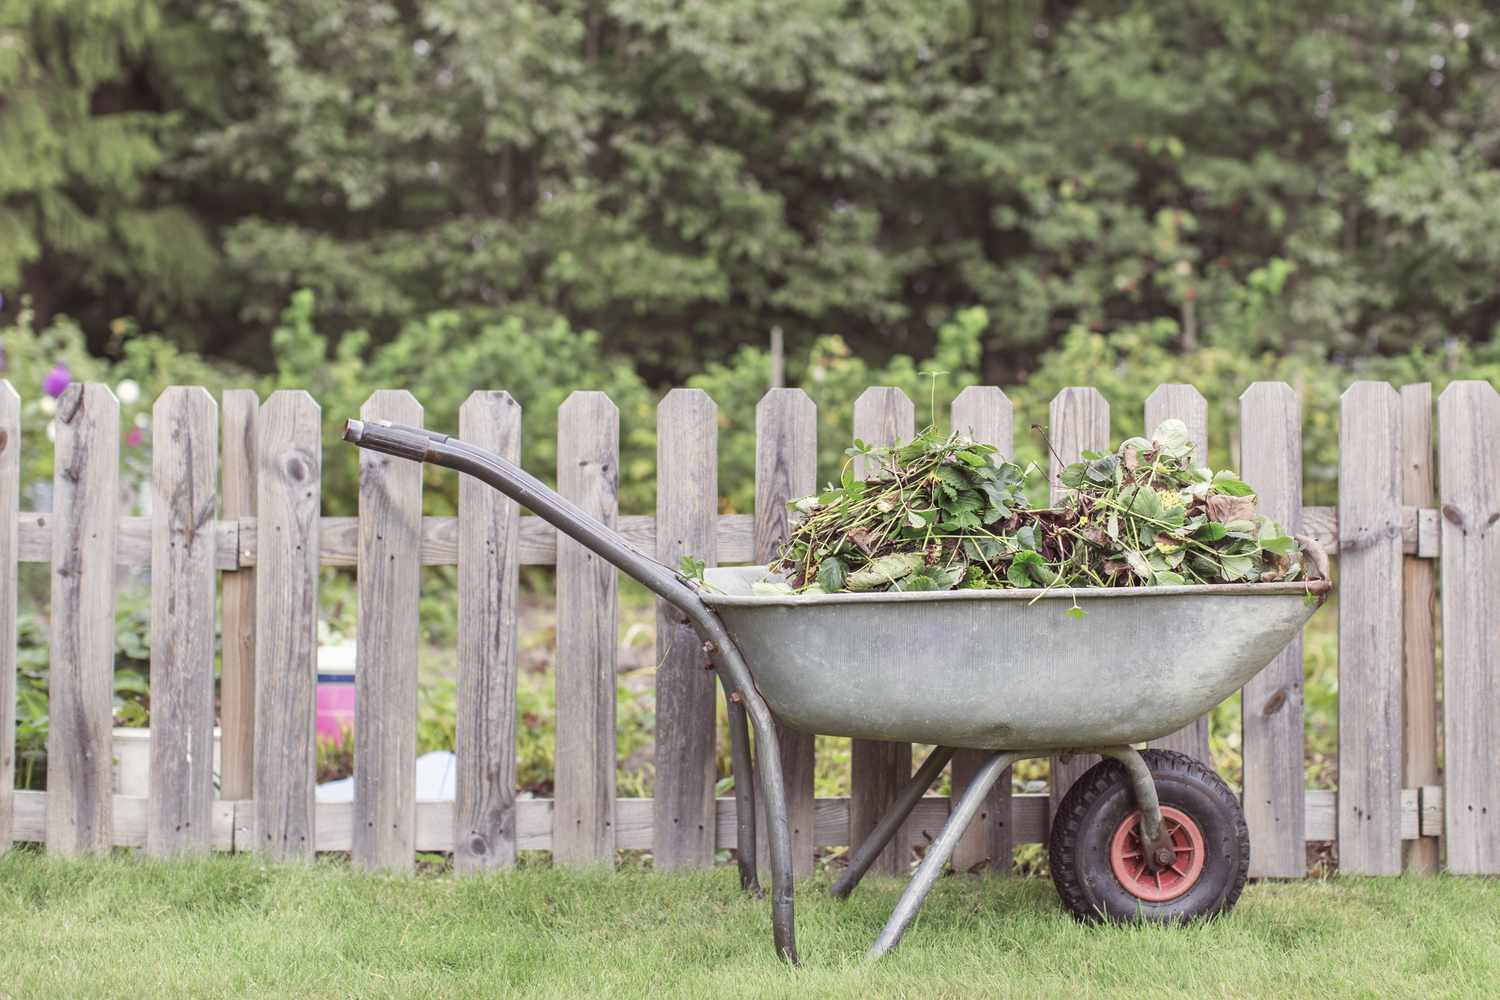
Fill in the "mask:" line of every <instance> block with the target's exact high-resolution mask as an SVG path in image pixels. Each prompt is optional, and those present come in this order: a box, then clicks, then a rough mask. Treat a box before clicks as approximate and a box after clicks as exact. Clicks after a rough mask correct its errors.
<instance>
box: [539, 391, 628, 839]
mask: <svg viewBox="0 0 1500 1000" xmlns="http://www.w3.org/2000/svg"><path fill="white" fill-rule="evenodd" d="M619 484H620V411H619V410H618V409H617V408H616V407H615V404H614V403H613V402H611V401H610V399H609V397H608V396H606V395H604V393H602V392H575V393H573V394H572V395H571V396H569V397H568V398H567V399H566V400H565V401H564V402H563V404H562V406H561V407H560V408H559V409H558V411H557V488H558V491H559V492H560V493H562V495H563V496H565V497H567V498H568V499H569V500H571V501H573V502H574V503H575V504H577V505H578V506H579V507H582V508H583V509H584V511H586V512H587V513H590V514H592V515H594V516H595V517H597V518H598V519H599V520H600V521H603V522H604V523H605V524H606V525H608V526H609V527H611V528H613V527H614V526H615V524H616V522H617V520H618V516H619ZM617 591H618V588H617V586H616V577H615V568H614V567H613V566H611V565H610V564H609V563H607V562H605V561H604V560H603V559H600V558H599V557H598V556H596V555H594V554H593V553H592V552H590V551H589V550H588V549H586V548H584V547H583V546H582V545H580V544H578V543H577V542H575V541H573V540H572V539H571V538H567V537H563V536H559V537H558V539H557V663H556V669H555V675H556V683H557V749H556V765H555V768H554V773H555V779H554V780H555V784H556V787H555V790H554V795H555V796H556V798H557V803H556V807H555V809H556V813H555V816H556V818H555V820H554V821H553V828H552V829H553V839H552V857H553V860H554V862H555V863H557V864H559V865H586V864H596V863H598V862H601V861H602V862H605V863H607V864H612V863H613V862H614V857H615V661H616V656H617V654H616V646H615V644H616V638H617V637H616V632H615V629H616V618H617V616H618V613H619V595H618V592H617Z"/></svg>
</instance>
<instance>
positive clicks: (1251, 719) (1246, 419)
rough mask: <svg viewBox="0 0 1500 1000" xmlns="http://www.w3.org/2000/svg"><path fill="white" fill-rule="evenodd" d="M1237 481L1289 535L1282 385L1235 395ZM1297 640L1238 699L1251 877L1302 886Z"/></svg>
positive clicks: (1298, 487) (1292, 401)
mask: <svg viewBox="0 0 1500 1000" xmlns="http://www.w3.org/2000/svg"><path fill="white" fill-rule="evenodd" d="M1240 475H1241V476H1242V477H1243V479H1244V480H1245V482H1247V483H1249V484H1250V487H1251V488H1252V489H1254V490H1255V492H1256V497H1257V508H1258V509H1259V511H1260V512H1261V513H1262V514H1265V515H1266V516H1267V517H1271V518H1274V519H1275V520H1276V521H1277V522H1278V523H1279V524H1281V526H1282V528H1283V530H1285V531H1288V532H1291V533H1293V534H1296V533H1298V532H1299V531H1302V530H1305V529H1306V528H1307V525H1306V524H1305V523H1302V524H1299V522H1298V518H1297V515H1298V512H1299V511H1303V507H1302V404H1301V403H1300V402H1299V401H1298V399H1297V393H1296V392H1294V391H1293V390H1292V387H1291V386H1289V385H1287V384H1286V383H1285V382H1256V383H1254V384H1253V385H1251V386H1250V387H1249V388H1248V389H1246V390H1245V391H1244V393H1242V394H1241V395H1240ZM1302 697H1303V695H1302V637H1301V636H1300V635H1299V636H1298V637H1297V638H1296V639H1294V640H1292V642H1290V643H1289V644H1288V645H1287V647H1286V649H1284V650H1282V651H1281V653H1279V654H1278V655H1277V657H1276V658H1275V659H1274V660H1272V661H1271V662H1270V664H1269V665H1268V666H1267V667H1266V668H1265V669H1264V670H1262V671H1261V672H1260V673H1259V674H1256V675H1255V677H1253V678H1251V680H1250V682H1249V683H1248V684H1246V685H1245V687H1244V688H1243V690H1241V692H1240V721H1241V727H1242V731H1241V740H1240V742H1241V753H1242V759H1243V761H1244V795H1243V796H1242V800H1243V804H1244V810H1245V822H1246V823H1247V824H1248V825H1249V827H1250V874H1251V875H1253V876H1255V877H1257V878H1301V877H1302V875H1303V874H1304V873H1305V872H1306V870H1307V845H1306V843H1305V840H1306V838H1305V837H1304V828H1305V816H1304V812H1303V810H1304V808H1305V806H1306V802H1305V799H1304V796H1303V795H1302V783H1303V777H1302V744H1303V733H1302Z"/></svg>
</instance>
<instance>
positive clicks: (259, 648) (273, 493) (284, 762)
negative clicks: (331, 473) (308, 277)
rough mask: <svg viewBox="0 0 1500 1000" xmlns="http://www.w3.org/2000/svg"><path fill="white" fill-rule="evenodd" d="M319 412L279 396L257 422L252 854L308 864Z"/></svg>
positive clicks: (298, 398)
mask: <svg viewBox="0 0 1500 1000" xmlns="http://www.w3.org/2000/svg"><path fill="white" fill-rule="evenodd" d="M320 419H321V411H320V409H319V408H318V404H317V403H316V402H315V401H314V400H313V398H312V397H311V396H309V395H308V394H307V393H305V392H302V391H300V390H296V391H292V390H281V391H279V392H274V393H272V394H271V397H270V398H269V399H267V400H266V401H265V403H264V404H263V405H262V406H261V409H260V416H259V417H258V418H257V420H256V424H257V441H256V449H255V450H256V456H257V459H258V461H259V468H258V471H257V474H256V501H255V510H256V518H257V519H258V522H259V525H258V527H259V539H258V544H259V553H258V556H257V560H256V566H257V570H256V574H255V632H256V643H255V728H256V733H255V764H254V768H255V776H254V783H255V806H254V816H253V825H252V828H251V840H252V843H253V844H254V849H255V850H258V851H263V852H265V853H266V854H268V855H270V856H271V857H272V858H275V859H277V860H295V859H299V858H308V859H310V858H311V857H312V854H313V845H314V843H315V839H314V838H315V830H314V819H313V817H314V813H313V791H314V786H315V769H316V764H317V749H316V743H315V742H314V737H313V718H314V716H313V698H314V685H315V683H316V681H317V655H318V525H319V519H318V514H319V507H320V504H321V496H322V494H321V486H322V466H323V439H322V431H321V428H320V426H319V422H320Z"/></svg>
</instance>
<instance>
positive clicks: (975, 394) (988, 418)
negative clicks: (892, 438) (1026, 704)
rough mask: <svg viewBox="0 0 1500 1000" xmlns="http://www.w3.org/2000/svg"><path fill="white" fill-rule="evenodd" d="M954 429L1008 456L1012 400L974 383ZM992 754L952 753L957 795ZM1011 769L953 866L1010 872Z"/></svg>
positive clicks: (961, 397) (956, 406) (960, 402)
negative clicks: (992, 446)
mask: <svg viewBox="0 0 1500 1000" xmlns="http://www.w3.org/2000/svg"><path fill="white" fill-rule="evenodd" d="M952 419H953V429H954V430H955V431H957V432H958V433H960V434H967V435H968V436H969V437H971V438H973V439H974V440H975V441H978V442H980V443H982V444H989V445H994V446H995V447H996V448H997V449H999V451H1000V455H1001V457H1002V458H1010V457H1011V455H1012V453H1013V445H1014V441H1013V438H1014V435H1015V430H1014V424H1015V414H1014V412H1013V410H1012V407H1011V403H1010V399H1009V398H1008V397H1007V396H1006V395H1005V393H1004V392H1003V391H1001V390H1000V389H999V388H998V387H996V386H992V385H971V386H969V387H968V388H966V389H964V390H963V391H962V392H960V393H959V394H958V398H956V399H954V400H953V410H952ZM987 756H988V755H987V754H985V753H984V752H982V751H978V750H959V751H957V752H955V753H954V755H953V764H952V768H953V771H952V774H953V795H954V797H957V796H959V795H962V794H963V791H964V789H965V788H967V787H968V786H969V782H971V781H972V780H973V779H974V774H975V772H977V771H978V770H979V766H980V765H981V764H983V763H984V760H985V758H986V757H987ZM1010 777H1011V776H1010V771H1009V770H1008V769H1007V770H1006V772H1005V773H1004V774H1002V775H1001V776H1000V780H999V781H996V782H995V784H994V787H993V788H992V789H991V791H990V794H989V795H988V796H987V797H986V799H985V803H984V806H983V807H982V808H981V809H980V810H979V815H977V816H976V817H975V818H974V823H973V825H972V826H970V827H969V829H968V832H966V833H965V834H964V836H963V839H962V840H960V841H959V842H958V847H957V849H956V850H954V852H953V868H954V870H955V871H960V872H978V871H985V872H989V873H991V874H994V875H1009V874H1010V870H1011V864H1012V862H1013V861H1014V859H1015V845H1014V844H1012V843H1011V815H1010V812H1011V810H1010Z"/></svg>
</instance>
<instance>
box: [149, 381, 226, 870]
mask: <svg viewBox="0 0 1500 1000" xmlns="http://www.w3.org/2000/svg"><path fill="white" fill-rule="evenodd" d="M218 448H219V407H218V404H217V403H215V402H214V398H213V397H212V396H210V395H209V394H208V390H206V389H204V388H202V387H201V386H173V387H172V388H169V389H167V390H166V391H165V392H163V393H162V394H161V396H160V397H158V398H157V400H156V404H155V405H154V406H153V407H152V409H151V519H152V522H153V524H154V525H155V530H154V532H153V534H154V536H155V537H154V540H153V546H152V547H153V549H154V552H155V556H154V558H153V559H152V562H151V770H150V795H149V802H148V805H147V815H146V853H147V854H150V855H152V856H153V857H169V856H171V855H174V854H205V853H207V852H208V851H209V849H210V848H211V846H212V839H213V828H212V824H211V810H212V803H213V798H214V601H215V597H216V595H215V593H214V583H215V579H214V536H213V532H212V530H211V529H212V526H213V521H214V515H215V514H216V513H217V508H218V503H219V501H218V484H219V462H218Z"/></svg>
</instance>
